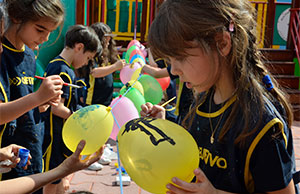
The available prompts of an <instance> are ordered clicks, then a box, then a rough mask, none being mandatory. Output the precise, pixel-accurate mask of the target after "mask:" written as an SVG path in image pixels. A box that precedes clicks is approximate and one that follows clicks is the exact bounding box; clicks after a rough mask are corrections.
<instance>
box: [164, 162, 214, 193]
mask: <svg viewBox="0 0 300 194" xmlns="http://www.w3.org/2000/svg"><path fill="white" fill-rule="evenodd" d="M194 174H195V176H196V178H197V181H196V182H195V183H187V182H185V181H183V180H180V179H179V178H176V177H174V178H172V182H173V183H174V184H167V188H168V189H169V191H167V194H188V193H193V194H216V193H218V190H217V189H216V188H214V186H213V185H212V184H211V182H210V181H209V180H208V179H207V177H206V176H205V174H204V173H203V171H202V170H200V169H199V168H197V169H196V170H194Z"/></svg>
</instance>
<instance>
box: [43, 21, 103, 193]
mask: <svg viewBox="0 0 300 194" xmlns="http://www.w3.org/2000/svg"><path fill="white" fill-rule="evenodd" d="M101 49H102V47H101V44H100V41H99V39H98V36H97V34H96V33H95V31H94V30H93V29H92V28H90V27H87V26H83V25H74V26H72V27H70V29H69V30H68V31H67V33H66V38H65V48H64V49H63V51H62V52H61V53H60V55H59V56H57V57H56V58H55V59H53V60H52V61H50V63H49V64H48V66H47V68H46V70H45V74H44V76H45V77H46V76H50V75H59V76H60V77H61V78H62V80H63V81H64V82H65V83H70V84H74V83H75V81H76V78H75V72H74V70H73V69H72V67H73V68H74V69H78V68H80V67H82V66H84V65H87V64H88V61H89V60H91V59H93V58H94V56H95V55H96V53H98V52H101ZM62 90H63V92H64V93H63V94H62V97H61V101H60V102H59V104H58V106H56V107H51V109H48V110H47V111H46V112H45V113H43V118H44V119H45V133H46V134H45V142H44V147H45V148H46V149H45V150H46V152H45V171H48V170H51V169H53V168H55V167H57V166H58V165H59V164H60V163H61V162H62V161H63V160H64V159H65V158H66V157H67V156H68V155H69V154H70V153H68V152H65V151H66V150H67V148H66V147H65V145H64V142H63V139H62V128H63V124H64V122H65V120H66V119H67V118H68V117H69V116H70V115H71V114H72V112H75V111H76V110H78V109H79V108H80V107H81V106H78V104H79V103H78V99H77V88H73V87H69V86H64V87H63V89H62ZM49 137H50V139H49ZM56 183H58V182H56ZM56 185H57V184H50V185H49V186H46V187H45V189H44V192H45V193H56V192H57V193H59V192H61V190H60V189H62V187H61V186H62V184H60V185H59V186H58V187H57V188H56Z"/></svg>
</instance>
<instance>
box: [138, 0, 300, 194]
mask: <svg viewBox="0 0 300 194" xmlns="http://www.w3.org/2000/svg"><path fill="white" fill-rule="evenodd" d="M255 26H256V24H255V20H254V9H253V7H252V6H251V4H250V2H249V1H248V0H227V1H222V0H197V1H196V0H166V1H165V2H164V3H163V5H162V6H161V7H160V10H159V14H158V16H156V18H155V20H154V22H153V23H152V25H151V29H150V32H149V45H150V48H151V51H152V52H153V53H154V54H156V55H158V56H161V57H164V58H167V59H168V60H169V61H170V64H171V73H172V74H173V75H178V76H179V78H180V81H182V82H185V84H186V86H187V88H193V89H194V90H195V91H196V92H197V93H198V95H197V96H198V97H197V99H196V103H195V104H194V108H193V109H192V110H191V111H190V112H189V114H188V115H187V117H186V118H187V120H186V122H184V126H185V127H186V128H187V129H188V130H189V131H190V133H191V134H192V136H193V137H194V139H195V140H196V142H197V144H198V147H199V158H200V163H199V168H198V169H195V170H194V174H195V177H196V180H195V182H192V183H187V182H184V181H182V180H180V179H178V178H176V177H174V178H173V179H172V184H167V185H166V187H167V188H168V189H169V191H168V192H167V193H169V194H170V193H171V194H183V193H185V194H186V193H276V194H278V193H281V194H294V193H298V192H299V191H298V189H297V187H295V184H294V182H293V173H294V171H295V158H294V149H293V138H292V132H291V129H290V127H291V124H292V121H293V115H292V112H291V107H290V105H289V103H288V101H287V99H285V98H284V95H283V92H282V91H281V90H280V89H279V87H278V84H277V82H276V81H275V80H274V79H273V78H272V76H271V75H270V74H269V72H268V70H267V69H266V67H265V66H264V64H263V62H262V60H261V57H260V52H259V51H258V49H257V45H256V31H255ZM163 111H164V110H163V108H162V107H159V106H153V105H152V104H150V103H148V104H146V105H143V111H142V113H141V115H144V116H145V115H147V114H150V115H151V116H153V117H161V118H163V116H164V112H163ZM187 160H188V158H187Z"/></svg>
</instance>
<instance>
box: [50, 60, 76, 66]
mask: <svg viewBox="0 0 300 194" xmlns="http://www.w3.org/2000/svg"><path fill="white" fill-rule="evenodd" d="M56 61H63V62H65V63H66V64H67V65H68V66H69V67H71V65H70V64H69V63H68V62H67V61H66V60H65V59H53V60H52V61H50V62H49V63H53V62H56Z"/></svg>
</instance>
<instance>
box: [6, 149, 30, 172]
mask: <svg viewBox="0 0 300 194" xmlns="http://www.w3.org/2000/svg"><path fill="white" fill-rule="evenodd" d="M21 148H24V147H22V146H19V145H16V144H11V145H9V146H6V147H4V148H1V149H0V161H1V162H2V161H4V160H10V161H11V164H10V165H8V166H7V165H5V166H1V167H6V168H15V167H16V165H17V164H18V163H19V162H20V158H19V157H17V156H18V152H19V149H21ZM30 159H31V155H30V154H29V156H28V161H27V165H26V166H25V168H27V166H28V165H30V161H29V160H30Z"/></svg>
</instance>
